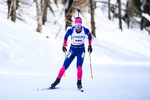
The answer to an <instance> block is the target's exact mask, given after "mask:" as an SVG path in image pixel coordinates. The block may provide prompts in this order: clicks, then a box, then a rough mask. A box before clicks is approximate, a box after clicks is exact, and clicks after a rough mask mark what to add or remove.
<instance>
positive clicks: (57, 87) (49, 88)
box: [37, 87, 58, 91]
mask: <svg viewBox="0 0 150 100" xmlns="http://www.w3.org/2000/svg"><path fill="white" fill-rule="evenodd" d="M54 89H58V87H54V88H51V87H49V88H43V89H38V88H37V90H38V91H42V90H54Z"/></svg>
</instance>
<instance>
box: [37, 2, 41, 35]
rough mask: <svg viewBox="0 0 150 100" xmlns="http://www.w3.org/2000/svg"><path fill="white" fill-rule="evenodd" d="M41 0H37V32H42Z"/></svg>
mask: <svg viewBox="0 0 150 100" xmlns="http://www.w3.org/2000/svg"><path fill="white" fill-rule="evenodd" d="M40 1H41V0H36V11H37V32H40V33H42V10H41V2H40Z"/></svg>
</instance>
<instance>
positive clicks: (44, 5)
mask: <svg viewBox="0 0 150 100" xmlns="http://www.w3.org/2000/svg"><path fill="white" fill-rule="evenodd" d="M47 1H48V0H44V1H43V11H42V12H43V19H42V20H43V21H42V22H43V23H42V24H43V25H44V24H45V22H46V20H47V7H48V2H47Z"/></svg>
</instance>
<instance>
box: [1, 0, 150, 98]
mask: <svg viewBox="0 0 150 100" xmlns="http://www.w3.org/2000/svg"><path fill="white" fill-rule="evenodd" d="M2 3H3V2H2ZM33 5H34V6H35V4H33ZM58 7H59V8H57V7H55V6H54V5H53V8H55V10H57V9H60V8H63V6H62V5H59V6H58ZM0 8H3V9H5V10H6V8H7V5H6V3H5V4H3V5H2V4H0ZM29 9H31V11H34V10H36V9H35V8H34V7H33V6H32V7H29ZM5 10H3V11H2V10H0V100H49V99H50V100H150V36H149V34H148V32H146V31H145V30H143V31H140V30H139V29H136V28H134V29H130V30H129V29H127V27H126V25H125V23H123V32H121V31H120V30H119V29H118V20H117V19H114V21H109V20H108V18H107V17H106V16H104V15H106V13H107V12H104V11H102V10H101V9H99V8H97V9H96V10H95V20H96V29H97V30H96V36H97V38H94V39H93V42H92V46H93V52H92V54H91V59H92V68H93V76H94V78H93V79H91V76H90V63H89V55H88V53H87V52H86V56H85V61H84V64H83V89H84V92H83V93H81V92H79V91H77V88H76V80H77V78H76V59H75V60H74V61H73V62H72V64H71V65H70V67H69V68H68V69H67V71H66V73H65V74H66V76H65V77H63V78H62V80H61V83H60V84H59V85H58V87H59V88H60V89H57V90H50V91H37V88H47V87H49V86H50V85H51V83H52V82H53V81H54V80H55V79H56V76H57V74H58V71H59V69H60V68H61V67H62V64H63V61H64V56H65V55H64V53H63V52H62V42H63V36H64V34H65V31H64V30H63V29H62V30H61V32H60V33H59V35H58V37H57V38H56V39H55V36H56V34H57V32H58V29H59V27H60V25H61V23H62V22H63V17H62V18H60V17H58V16H56V17H54V16H53V15H52V14H51V13H50V12H49V13H50V15H49V18H52V17H54V20H50V19H48V20H49V22H48V23H46V25H45V26H43V33H42V34H39V33H37V32H35V30H36V27H37V25H36V19H35V18H36V15H34V16H33V12H28V13H29V15H32V16H28V15H26V16H25V17H24V18H25V19H26V23H25V22H22V21H19V20H17V22H16V23H13V22H11V21H10V20H8V19H6V18H7V12H4V11H5ZM104 13H105V14H104ZM56 15H60V12H56ZM62 16H63V15H62ZM85 16H86V19H83V25H84V23H86V22H88V23H90V17H89V16H90V15H89V14H88V13H85ZM81 17H83V16H81ZM55 20H59V21H58V22H57V24H56V25H53V24H52V23H53V22H54V21H55ZM63 26H64V25H63ZM85 26H86V27H88V25H86V24H85ZM46 36H49V38H46ZM68 41H69V40H68ZM87 43H88V41H87V40H86V43H85V46H86V49H87V45H88V44H87Z"/></svg>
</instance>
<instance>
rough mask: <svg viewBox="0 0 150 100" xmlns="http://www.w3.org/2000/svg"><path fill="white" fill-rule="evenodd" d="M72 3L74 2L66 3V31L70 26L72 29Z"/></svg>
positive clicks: (68, 0)
mask: <svg viewBox="0 0 150 100" xmlns="http://www.w3.org/2000/svg"><path fill="white" fill-rule="evenodd" d="M72 3H73V0H67V2H66V8H65V21H66V26H65V30H66V29H67V27H68V26H71V27H72V19H71V18H72V7H71V6H72Z"/></svg>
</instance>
